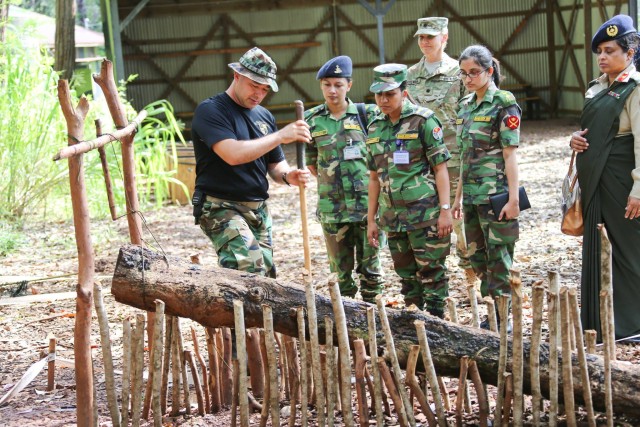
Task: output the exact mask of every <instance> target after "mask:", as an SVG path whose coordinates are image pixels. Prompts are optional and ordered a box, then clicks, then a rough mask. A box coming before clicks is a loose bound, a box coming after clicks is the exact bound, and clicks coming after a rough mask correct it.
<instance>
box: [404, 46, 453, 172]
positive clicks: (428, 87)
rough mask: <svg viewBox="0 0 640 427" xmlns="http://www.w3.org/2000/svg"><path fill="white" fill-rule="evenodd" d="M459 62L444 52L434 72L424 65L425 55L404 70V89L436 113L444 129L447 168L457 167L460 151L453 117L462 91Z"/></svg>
mask: <svg viewBox="0 0 640 427" xmlns="http://www.w3.org/2000/svg"><path fill="white" fill-rule="evenodd" d="M458 71H460V67H459V66H458V61H456V60H455V59H453V58H451V57H450V56H449V55H447V54H446V53H443V54H442V64H441V65H440V67H438V68H437V69H436V70H435V71H434V72H433V73H430V72H429V71H428V70H427V67H426V58H425V57H424V56H423V57H422V59H421V60H420V62H418V63H417V64H415V65H413V66H411V67H410V68H409V69H408V70H407V91H408V92H409V95H411V97H412V98H413V99H414V100H415V101H416V102H417V103H418V105H421V106H423V107H427V108H429V109H431V110H433V112H435V113H436V117H437V118H438V120H440V123H442V127H443V128H444V137H445V139H444V140H445V144H446V145H447V148H448V149H449V152H450V153H451V159H450V160H449V162H448V163H447V166H448V167H450V168H451V167H457V166H460V153H459V150H458V147H457V144H456V137H455V135H456V125H455V121H456V116H457V110H458V102H460V98H462V95H463V94H464V92H465V89H464V85H463V84H462V81H461V80H460V77H459V76H458Z"/></svg>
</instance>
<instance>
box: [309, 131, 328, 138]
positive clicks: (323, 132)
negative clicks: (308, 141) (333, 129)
mask: <svg viewBox="0 0 640 427" xmlns="http://www.w3.org/2000/svg"><path fill="white" fill-rule="evenodd" d="M328 133H329V132H328V131H327V130H319V131H317V132H313V133H312V134H311V137H312V138H315V137H317V136H325V135H327V134H328Z"/></svg>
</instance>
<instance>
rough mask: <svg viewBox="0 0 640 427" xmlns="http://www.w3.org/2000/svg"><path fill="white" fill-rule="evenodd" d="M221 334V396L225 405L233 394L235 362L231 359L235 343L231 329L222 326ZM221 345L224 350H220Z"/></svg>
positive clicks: (229, 401)
mask: <svg viewBox="0 0 640 427" xmlns="http://www.w3.org/2000/svg"><path fill="white" fill-rule="evenodd" d="M219 334H220V336H218V338H219V344H218V349H219V350H218V354H222V355H223V359H222V363H221V364H220V381H221V382H220V397H221V398H222V399H221V400H222V402H223V404H224V405H229V404H230V403H231V394H232V393H233V387H232V386H233V372H232V369H231V366H232V363H233V362H232V361H231V355H232V353H233V343H232V342H231V329H229V328H221V329H220V332H219ZM220 338H221V340H220ZM220 344H221V346H220ZM220 347H222V352H220Z"/></svg>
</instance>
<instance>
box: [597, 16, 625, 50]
mask: <svg viewBox="0 0 640 427" xmlns="http://www.w3.org/2000/svg"><path fill="white" fill-rule="evenodd" d="M635 32H636V29H635V28H634V27H633V19H631V17H630V16H627V15H616V16H614V17H613V18H611V19H609V20H608V21H607V22H605V23H604V24H602V25H601V26H600V28H598V31H596V33H595V35H594V36H593V39H591V51H592V52H593V53H596V52H597V50H598V45H599V44H600V43H602V42H608V41H609V40H617V39H619V38H621V37H623V36H626V35H627V34H630V33H635Z"/></svg>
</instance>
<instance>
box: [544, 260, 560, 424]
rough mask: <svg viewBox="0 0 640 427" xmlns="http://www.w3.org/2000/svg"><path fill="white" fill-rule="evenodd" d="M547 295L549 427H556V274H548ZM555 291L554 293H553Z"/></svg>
mask: <svg viewBox="0 0 640 427" xmlns="http://www.w3.org/2000/svg"><path fill="white" fill-rule="evenodd" d="M549 280H550V285H549V293H548V294H547V298H548V302H547V307H548V308H547V310H548V312H549V314H548V316H549V427H555V426H557V425H558V383H559V373H558V338H559V334H558V320H559V317H560V316H558V294H557V290H558V280H559V278H558V274H557V273H556V272H553V271H552V272H550V273H549ZM553 289H556V291H553Z"/></svg>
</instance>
